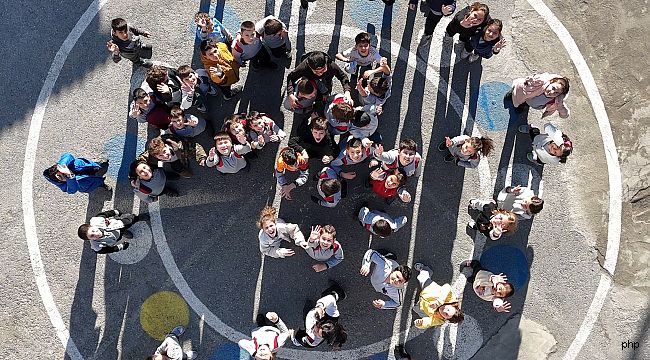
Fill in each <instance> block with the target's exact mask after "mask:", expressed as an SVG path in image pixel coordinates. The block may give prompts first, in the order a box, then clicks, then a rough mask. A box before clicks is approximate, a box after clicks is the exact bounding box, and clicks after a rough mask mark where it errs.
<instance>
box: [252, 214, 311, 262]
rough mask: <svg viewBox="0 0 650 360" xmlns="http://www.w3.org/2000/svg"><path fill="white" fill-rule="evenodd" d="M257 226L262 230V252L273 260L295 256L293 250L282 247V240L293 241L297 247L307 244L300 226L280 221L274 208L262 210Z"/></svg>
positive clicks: (260, 239)
mask: <svg viewBox="0 0 650 360" xmlns="http://www.w3.org/2000/svg"><path fill="white" fill-rule="evenodd" d="M257 226H259V228H260V233H259V234H258V238H259V241H260V252H261V253H262V254H264V255H266V256H270V257H272V258H285V257H287V256H293V255H294V254H295V252H294V251H293V250H291V249H287V248H281V247H280V244H281V243H282V240H284V241H288V242H292V241H293V242H294V243H295V244H296V245H300V244H303V245H305V244H306V241H305V236H304V235H303V234H302V232H301V231H300V228H299V227H298V225H297V224H290V223H285V222H284V220H282V219H278V216H277V210H276V209H275V208H273V207H270V206H267V207H265V208H264V209H262V211H261V212H260V220H259V222H258V223H257ZM305 246H306V245H305Z"/></svg>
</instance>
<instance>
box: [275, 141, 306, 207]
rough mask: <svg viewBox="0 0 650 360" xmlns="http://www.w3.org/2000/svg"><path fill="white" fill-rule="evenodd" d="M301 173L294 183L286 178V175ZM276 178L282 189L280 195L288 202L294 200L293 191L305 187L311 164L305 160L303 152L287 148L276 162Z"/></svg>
mask: <svg viewBox="0 0 650 360" xmlns="http://www.w3.org/2000/svg"><path fill="white" fill-rule="evenodd" d="M287 171H289V172H296V171H297V172H299V175H298V178H297V179H296V180H294V181H292V182H289V180H288V179H287V178H286V173H287ZM275 177H276V179H277V180H278V185H280V186H281V187H282V189H281V190H280V194H281V195H282V197H283V198H285V199H287V200H292V198H291V191H292V190H293V189H295V188H296V187H298V186H302V185H305V183H306V182H307V179H308V178H309V162H308V159H305V158H304V156H303V154H302V152H298V151H297V150H296V149H294V148H292V147H290V146H287V147H285V148H283V149H282V150H280V152H279V154H278V158H277V159H276V160H275Z"/></svg>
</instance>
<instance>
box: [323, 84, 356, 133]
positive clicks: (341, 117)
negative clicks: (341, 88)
mask: <svg viewBox="0 0 650 360" xmlns="http://www.w3.org/2000/svg"><path fill="white" fill-rule="evenodd" d="M325 117H326V118H327V122H328V123H329V124H330V132H331V133H332V135H340V134H344V133H346V132H348V130H349V128H350V121H352V119H354V106H352V104H350V103H349V102H348V101H347V100H346V96H345V95H344V94H338V95H335V96H334V98H333V99H332V101H331V102H330V104H329V106H328V107H327V111H326V112H325Z"/></svg>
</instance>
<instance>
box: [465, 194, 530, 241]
mask: <svg viewBox="0 0 650 360" xmlns="http://www.w3.org/2000/svg"><path fill="white" fill-rule="evenodd" d="M469 207H470V209H473V210H477V211H478V215H477V216H476V219H474V220H470V221H469V222H468V223H467V226H469V227H470V228H472V229H475V230H478V232H480V233H481V234H483V235H485V237H486V238H489V239H492V240H499V239H500V238H501V235H503V234H506V235H510V234H513V233H514V232H515V231H517V223H518V221H517V216H516V215H515V214H514V213H513V212H512V211H506V210H503V209H498V208H497V204H496V202H495V201H494V200H488V201H481V200H479V199H470V201H469Z"/></svg>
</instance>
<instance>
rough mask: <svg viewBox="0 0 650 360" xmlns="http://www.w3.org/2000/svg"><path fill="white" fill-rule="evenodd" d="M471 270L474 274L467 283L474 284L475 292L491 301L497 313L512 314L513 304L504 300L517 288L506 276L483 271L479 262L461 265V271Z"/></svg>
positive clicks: (464, 262) (473, 261) (470, 261)
mask: <svg viewBox="0 0 650 360" xmlns="http://www.w3.org/2000/svg"><path fill="white" fill-rule="evenodd" d="M465 268H471V269H472V274H471V275H470V276H469V277H468V278H467V282H468V283H470V284H472V287H473V288H474V292H475V293H476V295H477V296H478V297H480V298H481V299H483V300H485V301H491V302H492V307H493V308H494V310H496V311H497V312H510V308H511V304H510V302H509V301H504V300H503V299H505V298H508V297H510V296H512V295H513V294H514V293H515V287H514V286H513V285H512V283H510V282H508V278H507V277H506V275H505V274H503V273H501V274H499V275H494V274H493V273H492V272H490V271H488V270H485V269H483V267H482V266H481V263H480V262H479V261H478V260H467V261H463V262H462V263H461V264H460V271H461V272H462V271H463V270H464V269H465Z"/></svg>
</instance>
